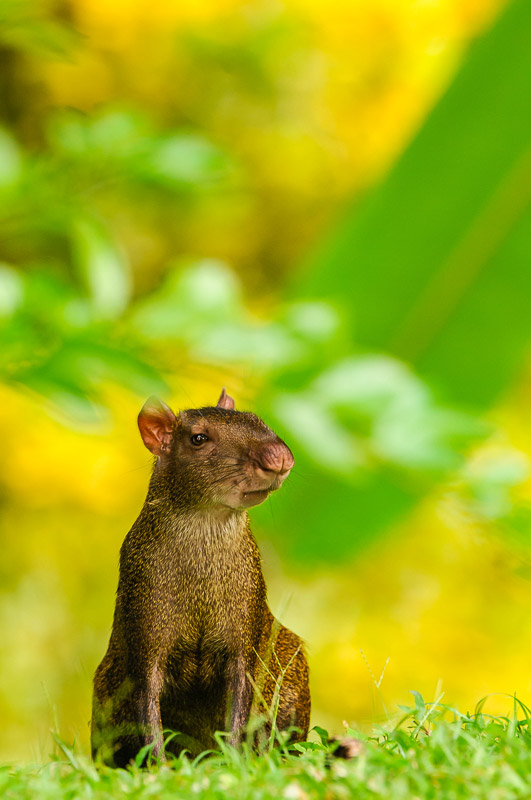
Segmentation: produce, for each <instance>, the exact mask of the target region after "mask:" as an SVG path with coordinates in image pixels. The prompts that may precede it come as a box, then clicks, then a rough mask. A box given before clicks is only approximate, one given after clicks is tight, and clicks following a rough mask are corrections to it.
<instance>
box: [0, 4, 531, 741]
mask: <svg viewBox="0 0 531 800" xmlns="http://www.w3.org/2000/svg"><path fill="white" fill-rule="evenodd" d="M501 5H502V3H500V2H497V0H496V1H495V0H492V2H489V3H485V2H482V3H478V2H474V1H473V0H468V1H467V2H466V3H462V2H457V0H455V2H454V1H453V0H445V1H444V2H440V3H413V2H409V0H402V2H397V3H388V2H385V0H378V2H373V0H371V2H369V0H366V1H365V0H364V1H363V2H362V0H358V2H355V3H343V2H341V0H334V2H333V3H332V6H331V7H330V6H329V5H328V4H327V5H326V7H325V6H324V5H323V4H319V3H305V4H301V3H299V2H296V0H290V1H289V2H287V3H286V4H285V5H282V4H275V3H269V2H263V3H250V4H245V3H240V2H236V1H235V0H224V2H221V3H220V2H217V3H213V2H205V3H201V4H197V3H190V4H187V3H184V4H178V5H176V4H174V3H171V2H161V3H157V4H147V3H144V2H140V1H138V2H135V3H132V4H121V3H110V4H103V3H100V2H94V1H93V0H90V2H89V0H68V2H52V0H48V2H44V1H43V2H27V0H9V2H4V3H3V4H2V8H1V11H0V13H1V17H0V42H1V43H2V46H1V48H0V107H1V111H2V127H1V128H0V262H1V263H0V380H1V382H2V386H1V388H0V402H1V404H2V408H3V414H2V422H1V434H2V440H3V443H4V447H5V452H6V453H7V454H8V456H7V458H6V459H4V461H3V462H2V464H1V465H0V492H1V494H0V499H1V500H2V512H1V514H0V535H1V537H2V542H3V543H4V544H5V547H6V548H7V552H8V554H9V560H8V561H6V562H5V563H4V565H3V567H2V585H3V591H2V595H1V601H0V617H1V619H2V630H3V637H4V644H5V648H4V653H3V655H2V656H0V674H1V675H2V676H3V681H2V685H3V686H4V689H3V690H2V694H1V695H0V711H1V712H2V715H3V717H4V718H5V720H6V723H5V724H6V729H7V730H8V731H9V736H8V739H7V742H6V744H5V750H6V753H7V752H9V753H16V752H18V753H20V752H23V751H25V750H24V748H25V747H27V745H26V743H25V742H26V735H27V728H26V726H27V725H29V724H31V725H33V726H34V731H35V733H34V739H33V740H32V741H31V747H34V748H37V749H39V748H41V750H42V748H45V746H46V745H45V744H44V742H45V741H46V736H47V734H46V727H47V724H48V722H47V718H48V715H47V711H46V702H47V701H46V695H45V692H47V693H48V695H49V697H50V703H51V704H52V705H54V704H55V703H57V705H58V710H59V715H60V717H62V719H64V720H67V725H71V726H72V727H74V728H75V729H76V730H78V731H79V730H81V731H82V737H83V738H84V737H85V735H86V732H85V729H84V728H83V725H84V722H85V721H86V719H87V718H88V711H87V708H88V694H89V691H90V685H89V684H90V674H91V673H92V671H93V668H94V666H95V664H96V662H97V660H98V658H99V657H100V656H101V652H102V650H103V647H104V645H105V639H106V636H107V635H108V628H109V624H110V619H111V613H112V602H113V595H112V593H113V589H114V586H115V582H116V555H117V551H118V547H119V543H120V541H121V539H122V537H123V535H124V533H125V531H126V530H127V528H128V526H129V525H130V524H131V522H132V520H133V519H134V517H135V511H136V509H137V508H138V505H139V503H140V502H141V498H142V496H143V493H144V491H145V485H146V482H147V477H148V473H149V457H148V456H147V454H145V452H144V451H143V450H142V448H141V444H140V442H139V441H138V437H136V432H135V425H134V419H135V415H136V413H137V411H138V406H139V403H140V402H141V400H142V398H143V397H145V396H146V395H148V394H150V393H152V392H157V393H160V394H163V395H164V398H165V399H166V400H167V401H171V402H172V403H173V404H174V405H175V407H184V406H191V405H193V406H195V405H201V404H209V403H212V402H213V401H214V400H215V397H216V396H217V395H216V392H219V388H220V386H221V385H222V384H225V385H227V388H228V389H229V391H231V393H233V394H235V396H236V398H237V402H238V406H239V407H240V408H253V410H257V411H258V413H260V414H261V415H262V416H263V417H264V418H265V419H266V420H267V421H268V422H270V423H271V424H272V425H273V427H275V429H277V430H278V432H279V433H280V434H281V435H283V436H285V438H286V439H287V440H288V442H289V443H290V444H292V445H293V448H294V451H295V455H296V461H297V466H296V468H295V470H294V472H293V475H292V477H291V478H290V482H289V484H288V485H287V486H286V487H285V488H284V489H283V491H282V492H281V493H279V495H278V497H277V496H275V497H274V498H273V499H272V501H271V502H270V503H268V504H266V506H264V507H262V508H260V509H257V510H256V512H253V519H254V520H255V522H256V525H255V527H256V529H257V530H258V532H259V534H260V535H261V537H262V539H265V546H264V560H265V565H266V569H267V571H268V578H269V584H270V589H271V595H272V597H273V602H274V604H276V605H278V604H279V603H280V598H282V597H283V595H284V593H285V590H286V585H290V586H294V587H295V589H296V596H297V600H295V601H294V602H293V603H292V604H291V606H290V607H289V608H288V609H287V610H286V611H285V615H286V616H287V617H288V619H287V622H288V623H290V624H292V625H293V626H294V627H296V628H297V630H298V631H300V632H301V633H302V634H303V635H304V636H305V637H306V639H307V640H308V642H309V645H310V650H311V657H312V665H313V675H314V679H313V681H314V684H313V695H314V699H315V707H316V708H317V710H318V716H319V715H322V716H324V717H325V720H324V721H325V723H326V724H329V725H330V726H331V727H332V728H334V726H335V727H337V720H338V719H342V718H343V717H345V716H348V715H350V716H351V717H356V718H357V719H361V720H362V719H364V718H366V717H367V716H369V715H370V714H371V713H381V708H380V707H375V708H373V709H371V707H370V703H368V700H367V697H368V693H367V692H366V691H359V689H358V687H360V686H364V684H365V683H367V669H366V664H365V662H364V660H363V659H362V658H361V657H360V656H359V648H360V646H361V645H363V647H364V648H365V647H366V648H367V649H368V650H369V651H370V657H371V660H372V659H374V660H375V662H376V663H377V664H378V665H379V667H378V668H380V665H383V663H385V660H386V658H387V657H388V656H389V655H391V656H392V658H393V659H395V667H394V672H393V671H392V670H390V671H389V672H390V674H389V677H387V678H386V681H387V682H388V686H389V693H390V695H391V696H392V697H393V698H394V699H395V700H396V699H399V698H400V695H401V692H403V691H404V685H405V683H406V684H407V682H408V681H409V682H410V684H414V685H416V686H419V688H420V689H421V690H422V691H423V692H424V693H425V694H429V693H430V691H431V690H432V688H433V683H434V682H435V681H436V679H437V678H438V677H439V676H440V675H441V673H443V672H444V677H445V679H447V680H448V682H449V685H450V689H451V690H453V691H454V692H455V693H457V694H458V695H459V693H461V696H464V697H465V698H466V697H468V696H472V697H476V696H478V694H481V693H485V692H488V691H491V690H492V689H493V686H492V685H491V682H492V676H493V675H497V677H498V679H499V680H500V681H504V683H503V684H502V685H500V686H499V687H498V688H501V689H504V690H509V691H512V690H513V689H514V688H515V685H514V681H516V682H518V688H519V687H520V685H521V684H523V683H525V680H528V677H527V678H526V679H524V678H523V677H522V676H523V675H526V676H528V669H527V666H526V659H525V652H526V645H527V644H529V643H530V642H529V639H530V635H531V633H530V631H529V626H528V625H527V626H526V619H527V615H526V611H525V608H526V597H527V596H528V591H529V584H528V583H527V582H524V581H523V580H522V579H523V578H526V577H529V574H530V570H529V563H530V546H529V542H530V532H531V512H530V509H531V488H530V487H531V481H530V478H529V474H530V471H529V458H530V454H531V429H530V428H529V424H528V422H527V413H526V409H527V407H528V400H529V397H528V394H529V388H528V387H529V385H530V382H529V376H528V374H527V371H526V351H527V347H528V342H529V333H530V331H529V319H530V318H531V317H530V316H529V314H528V313H527V303H528V301H527V297H528V294H529V288H530V287H529V274H528V270H527V268H526V265H525V263H524V262H523V257H524V256H523V254H524V253H525V252H526V251H527V249H528V246H529V243H530V242H529V238H530V237H529V226H528V225H527V223H528V213H529V212H528V201H529V192H528V189H529V181H528V177H529V152H530V150H529V145H530V141H531V136H530V129H529V115H528V114H527V113H526V106H525V100H526V98H527V97H528V96H529V88H531V87H529V79H530V76H531V64H529V61H530V53H529V48H528V47H527V42H526V39H525V32H526V31H527V30H528V29H529V23H530V22H531V20H530V19H529V17H530V11H529V5H528V4H527V3H525V2H524V1H523V0H516V1H515V2H513V3H511V4H509V5H508V7H507V9H506V11H505V12H504V13H502V14H501V16H500V18H499V20H498V21H497V22H496V24H494V25H493V27H492V28H491V30H490V31H488V32H487V33H486V34H485V35H484V36H483V37H481V38H480V39H479V41H477V42H475V43H473V45H472V46H471V48H470V51H469V52H468V53H467V55H466V57H464V56H463V49H464V45H465V43H466V42H467V40H468V39H469V38H471V37H472V36H473V35H474V34H476V33H478V32H479V31H480V30H481V29H482V28H483V27H485V26H486V25H487V23H488V22H489V21H490V19H491V18H492V17H493V16H494V12H495V11H496V10H497V9H498V8H500V7H501ZM460 60H462V61H463V63H462V67H461V70H460V72H459V73H458V75H457V77H456V79H455V81H454V82H453V83H452V85H451V86H450V88H449V89H448V90H447V92H446V94H444V96H443V97H442V99H441V101H440V102H439V104H438V105H436V106H435V108H434V109H433V111H432V112H431V114H429V115H428V117H427V121H426V122H425V124H424V126H423V127H422V129H421V130H420V132H419V133H418V134H417V135H416V136H413V134H414V132H415V129H416V128H417V127H418V126H419V125H420V123H421V120H422V118H423V116H424V115H425V114H426V113H427V111H428V110H429V108H430V106H431V105H432V104H433V103H434V102H435V99H436V98H437V96H438V95H439V94H441V93H442V92H443V89H444V88H445V86H446V85H447V84H448V83H449V81H450V78H451V76H452V74H453V72H454V70H455V69H456V67H457V65H458V62H459V61H460ZM409 139H412V141H411V143H410V145H409V147H408V149H407V150H406V152H405V154H404V155H403V156H402V157H401V158H400V159H399V161H398V162H397V164H396V165H395V166H394V167H393V169H392V170H391V172H390V174H389V176H388V177H387V178H386V179H385V180H383V176H384V174H385V171H386V169H387V168H388V167H389V165H390V164H391V163H392V162H393V159H394V158H395V157H396V155H397V154H398V153H399V151H400V149H401V148H403V147H404V146H405V144H406V142H407V141H408V140H409ZM371 186H372V187H373V188H370V189H368V187H371ZM375 186H376V188H374V187H375ZM347 198H348V199H347ZM341 204H343V211H342V212H340V213H339V222H337V221H334V216H338V207H339V206H340V205H341ZM325 230H328V233H327V235H326V236H325V237H324V238H323V234H324V232H325ZM303 253H306V255H305V258H304V259H302V255H303ZM297 262H298V263H299V264H300V266H298V267H297V268H295V266H294V265H295V264H296V263H297ZM503 392H505V393H506V395H505V396H503V395H502V397H503V399H502V401H500V400H499V398H500V395H501V393H503ZM493 406H494V407H493ZM87 434H90V435H87ZM14 532H15V533H16V534H18V533H20V535H14ZM393 533H396V534H398V533H399V534H400V536H398V535H397V536H393V535H392V534H393ZM493 534H496V535H493ZM271 543H272V544H271ZM276 553H279V554H281V555H282V556H283V557H286V558H287V559H288V560H287V562H286V563H287V564H289V569H290V573H291V574H290V575H289V579H286V577H285V575H284V572H283V569H284V568H287V567H284V568H283V567H282V566H281V564H280V562H279V561H278V560H277V555H276ZM354 555H355V556H356V558H357V560H356V567H355V575H356V584H354V582H353V574H354V573H353V567H352V563H353V562H352V558H351V557H352V556H354ZM8 563H9V567H8ZM297 565H298V575H297V576H296V577H295V574H294V573H295V572H296V571H297ZM323 565H327V567H326V569H325V567H324V566H323ZM327 570H328V571H327ZM472 578H473V579H472ZM492 587H495V589H494V591H495V593H496V601H497V602H496V603H492V604H490V603H489V604H488V605H486V600H487V599H488V598H490V592H491V589H492ZM526 593H527V594H526ZM516 640H518V641H519V643H520V647H519V648H518V649H519V653H518V654H514V653H513V652H512V650H511V659H510V660H509V659H508V658H507V651H508V648H509V646H510V643H511V642H512V643H514V641H516ZM409 650H412V651H414V652H415V663H414V665H413V666H412V664H411V660H410V659H409V658H408V651H409ZM456 654H458V657H456ZM441 664H442V665H444V670H443V668H442V667H441ZM463 664H465V665H468V666H469V670H468V673H469V675H470V676H473V684H472V683H470V680H472V678H470V679H469V683H468V684H467V683H466V678H467V677H468V676H465V675H464V673H466V672H467V670H463V669H462V666H463ZM413 667H414V669H413ZM331 675H334V680H330V676H331ZM419 675H421V676H422V681H423V682H422V681H421V682H420V683H419V679H418V676H419ZM511 681H513V683H511ZM42 684H44V686H45V691H43V689H42ZM369 684H370V681H369ZM353 686H355V687H356V690H355V691H353ZM407 688H409V684H408V685H407ZM530 688H531V687H530V686H525V685H522V690H524V689H526V690H527V691H528V690H529V689H530ZM467 692H468V694H467ZM21 698H24V700H22V699H21ZM452 699H453V698H452ZM377 702H379V699H378V698H377ZM327 714H328V717H326V715H327ZM25 752H27V750H26V751H25ZM44 752H45V750H44ZM39 754H40V755H42V752H41V753H39Z"/></svg>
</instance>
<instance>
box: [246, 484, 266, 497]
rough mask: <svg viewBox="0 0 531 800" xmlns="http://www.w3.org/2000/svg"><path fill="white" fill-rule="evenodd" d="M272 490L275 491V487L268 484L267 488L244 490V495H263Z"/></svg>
mask: <svg viewBox="0 0 531 800" xmlns="http://www.w3.org/2000/svg"><path fill="white" fill-rule="evenodd" d="M271 491H273V487H272V486H268V487H267V489H253V491H251V492H244V495H253V496H256V497H258V496H259V495H262V494H269V492H271Z"/></svg>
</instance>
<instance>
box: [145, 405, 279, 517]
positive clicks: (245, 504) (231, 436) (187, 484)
mask: <svg viewBox="0 0 531 800" xmlns="http://www.w3.org/2000/svg"><path fill="white" fill-rule="evenodd" d="M138 427H139V428H140V433H141V435H142V439H143V441H144V444H145V445H146V447H147V448H148V450H150V451H151V452H152V453H153V454H154V455H155V456H156V457H157V461H156V464H155V470H154V475H153V479H154V480H153V484H154V486H155V487H156V489H157V494H158V495H159V496H160V495H161V494H162V495H164V494H165V493H166V494H168V495H169V497H168V500H171V499H173V500H174V501H175V502H176V503H178V505H179V506H180V507H182V508H190V509H205V510H206V509H223V508H225V509H239V510H243V509H246V508H250V507H251V506H255V505H258V504H259V503H263V501H264V500H265V499H266V498H267V497H268V495H269V493H270V492H272V491H274V490H275V489H279V488H280V486H281V485H282V483H283V482H284V480H285V479H286V478H287V476H288V475H289V472H290V470H291V468H292V466H293V463H294V462H293V455H292V453H291V450H290V449H289V447H288V446H287V445H286V444H285V443H284V442H283V441H282V439H280V438H279V437H278V436H277V435H276V433H274V432H273V431H272V430H271V429H270V428H268V427H267V425H266V424H265V423H264V422H263V421H262V420H261V419H260V418H259V417H257V416H256V414H251V413H248V412H246V411H236V410H235V408H234V400H233V399H232V398H231V397H229V396H228V395H227V394H226V393H225V389H223V391H222V393H221V396H220V398H219V400H218V403H217V405H216V406H215V407H208V408H193V409H188V410H186V411H181V412H180V413H179V414H174V413H173V411H172V410H171V409H170V408H168V406H167V405H165V404H164V403H163V402H162V401H160V400H159V399H158V398H156V397H150V398H149V400H147V402H146V403H145V405H144V407H143V408H142V410H141V412H140V414H139V415H138Z"/></svg>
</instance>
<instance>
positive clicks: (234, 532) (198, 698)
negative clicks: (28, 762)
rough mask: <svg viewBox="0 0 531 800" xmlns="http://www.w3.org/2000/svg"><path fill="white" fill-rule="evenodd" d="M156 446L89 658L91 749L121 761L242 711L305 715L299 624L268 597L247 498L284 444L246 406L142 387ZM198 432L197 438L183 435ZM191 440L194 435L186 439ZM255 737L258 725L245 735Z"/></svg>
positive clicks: (270, 482)
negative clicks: (99, 657)
mask: <svg viewBox="0 0 531 800" xmlns="http://www.w3.org/2000/svg"><path fill="white" fill-rule="evenodd" d="M139 426H140V430H141V433H142V436H143V438H144V442H145V443H146V445H147V446H148V447H149V449H150V450H151V451H152V452H153V453H155V454H156V455H157V461H156V464H155V468H154V471H153V475H152V478H151V482H150V486H149V491H148V495H147V498H146V502H145V504H144V507H143V508H142V511H141V513H140V516H139V517H138V519H137V520H136V522H135V523H134V525H133V527H132V528H131V530H130V531H129V533H128V534H127V536H126V538H125V541H124V543H123V545H122V549H121V554H120V577H119V584H118V592H117V598H116V609H115V614H114V623H113V629H112V633H111V638H110V642H109V647H108V650H107V653H106V654H105V656H104V658H103V661H102V662H101V664H100V665H99V667H98V669H97V670H96V675H95V678H94V703H93V716H92V751H93V755H94V757H96V756H97V755H99V756H100V757H101V758H102V759H103V760H104V761H105V762H106V763H108V764H112V765H115V766H125V765H127V764H128V763H129V762H130V761H131V759H133V758H134V757H135V755H136V754H137V753H138V751H139V750H140V748H142V747H143V746H144V745H146V744H150V743H152V744H153V752H154V754H155V755H158V754H160V753H161V747H162V741H163V730H166V729H171V730H173V731H178V732H179V736H177V737H175V739H173V740H172V742H171V744H170V745H169V746H168V749H169V750H172V751H173V752H175V753H178V752H180V751H181V750H182V749H183V748H187V749H188V750H190V751H191V752H192V753H194V754H195V753H198V752H201V751H203V750H205V749H208V748H211V747H213V746H215V740H214V733H215V732H216V731H227V732H229V733H230V735H231V741H232V742H233V743H234V744H238V743H239V742H240V741H241V738H242V736H243V735H244V733H245V730H246V728H247V727H248V723H249V721H250V718H251V716H253V717H254V716H256V715H262V716H264V715H265V716H266V717H268V718H269V721H268V722H267V723H266V728H265V734H266V735H267V734H268V730H270V724H271V723H270V719H271V713H272V710H274V709H276V710H277V714H276V724H277V726H278V728H279V729H280V730H285V729H287V728H289V727H291V726H296V727H297V728H298V729H299V733H295V734H293V738H294V739H305V738H306V736H307V733H308V725H309V720H310V694H309V686H308V664H307V661H306V657H305V654H304V651H303V646H302V642H301V640H300V639H299V637H298V636H296V635H295V634H294V633H292V632H291V631H289V630H288V629H287V628H285V627H283V626H282V625H280V623H278V622H277V621H276V620H275V619H274V617H273V615H272V613H271V611H270V610H269V608H268V605H267V601H266V587H265V582H264V578H263V574H262V569H261V564H260V554H259V551H258V547H257V544H256V542H255V539H254V537H253V535H252V533H251V530H250V527H249V522H248V518H247V511H246V508H247V507H249V506H251V505H255V504H256V503H258V502H262V501H263V500H264V499H265V497H266V496H267V494H268V492H269V491H271V490H273V489H275V488H278V487H279V486H280V484H281V483H282V480H283V479H284V478H285V477H286V475H287V474H288V473H289V469H290V468H291V465H292V464H293V458H292V456H291V452H290V451H289V449H288V448H287V446H286V445H285V444H284V442H282V440H280V439H279V438H278V437H277V436H276V435H275V434H274V433H273V432H272V431H271V430H270V429H269V428H268V427H267V426H266V425H265V424H264V423H263V422H262V420H260V419H259V418H258V417H256V416H255V415H254V414H249V413H243V412H238V411H235V410H234V404H233V401H232V400H231V398H229V397H228V396H227V395H225V393H224V392H223V393H222V396H221V398H220V401H219V404H218V407H215V408H203V409H192V410H189V411H184V412H181V413H180V414H179V415H177V416H175V415H174V414H173V412H171V411H170V409H168V408H167V407H166V406H164V405H163V404H161V403H160V401H156V400H155V399H152V400H150V401H148V403H147V404H146V406H145V407H144V409H143V411H142V412H141V415H140V417H139ZM198 434H199V436H200V438H201V436H205V437H207V441H201V442H200V443H199V445H197V442H196V444H195V445H194V443H193V442H192V439H191V437H193V436H194V435H195V436H196V437H197V435H198ZM196 445H197V446H196ZM254 741H255V743H256V742H257V737H256V736H255V737H254Z"/></svg>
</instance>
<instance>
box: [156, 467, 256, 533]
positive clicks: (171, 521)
mask: <svg viewBox="0 0 531 800" xmlns="http://www.w3.org/2000/svg"><path fill="white" fill-rule="evenodd" d="M165 488H166V487H163V486H161V483H160V481H156V482H153V481H152V483H151V484H150V487H149V492H148V495H147V497H146V501H145V504H144V508H143V512H142V516H144V517H148V518H151V520H153V522H154V523H155V524H153V525H148V526H147V530H150V531H152V533H153V534H155V535H156V536H157V538H158V536H161V535H162V536H169V537H170V538H177V539H179V541H180V542H181V543H184V542H186V541H187V540H189V541H190V542H191V543H196V544H198V543H199V542H205V541H206V542H210V543H211V544H214V543H215V542H216V541H219V543H220V544H221V545H222V546H223V542H225V543H228V542H229V540H234V539H236V538H240V537H241V536H249V526H248V516H247V512H246V511H244V510H241V511H240V510H236V509H233V508H228V507H227V506H218V507H214V508H213V507H210V508H208V507H207V508H205V507H201V506H199V507H190V504H189V503H187V502H185V500H184V498H183V497H182V495H179V494H177V495H175V494H169V493H168V492H167V491H165Z"/></svg>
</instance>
